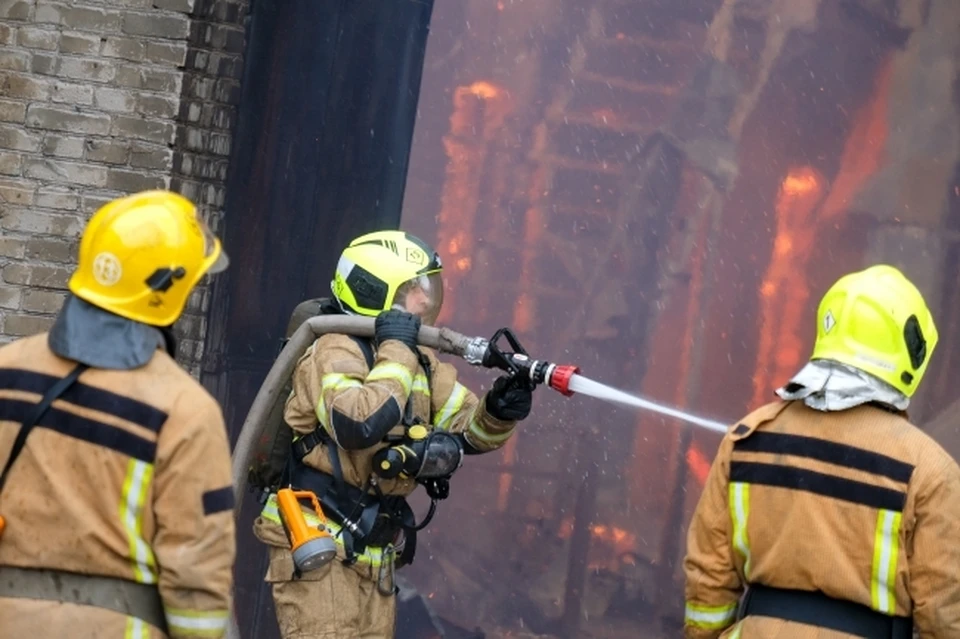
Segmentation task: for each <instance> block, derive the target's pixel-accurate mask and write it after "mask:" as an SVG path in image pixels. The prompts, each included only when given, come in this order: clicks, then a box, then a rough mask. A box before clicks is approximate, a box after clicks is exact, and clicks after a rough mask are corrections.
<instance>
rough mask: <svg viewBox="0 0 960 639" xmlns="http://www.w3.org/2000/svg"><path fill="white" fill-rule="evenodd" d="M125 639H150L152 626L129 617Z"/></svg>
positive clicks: (124, 634)
mask: <svg viewBox="0 0 960 639" xmlns="http://www.w3.org/2000/svg"><path fill="white" fill-rule="evenodd" d="M123 639H150V624H148V623H147V622H146V621H143V620H142V619H137V618H136V617H127V628H126V630H125V631H124V633H123Z"/></svg>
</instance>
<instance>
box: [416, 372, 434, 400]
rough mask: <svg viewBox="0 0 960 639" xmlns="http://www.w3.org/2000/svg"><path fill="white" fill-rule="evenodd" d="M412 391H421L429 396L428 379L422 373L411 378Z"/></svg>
mask: <svg viewBox="0 0 960 639" xmlns="http://www.w3.org/2000/svg"><path fill="white" fill-rule="evenodd" d="M413 392H414V393H423V394H424V395H426V396H427V397H430V381H429V380H428V379H427V376H426V375H424V374H423V373H420V374H418V375H417V376H416V377H414V378H413Z"/></svg>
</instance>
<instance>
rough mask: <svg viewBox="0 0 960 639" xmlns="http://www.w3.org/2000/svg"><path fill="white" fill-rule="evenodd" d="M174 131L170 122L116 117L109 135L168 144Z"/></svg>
mask: <svg viewBox="0 0 960 639" xmlns="http://www.w3.org/2000/svg"><path fill="white" fill-rule="evenodd" d="M175 131H176V129H175V127H174V125H173V123H172V122H164V121H162V120H144V119H143V118H138V117H128V116H123V115H118V116H116V117H115V118H114V119H113V126H112V127H111V128H110V135H112V136H114V137H130V138H134V139H137V140H145V141H147V142H156V143H159V144H168V143H170V142H172V141H173V136H174V132H175Z"/></svg>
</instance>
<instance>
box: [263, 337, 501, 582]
mask: <svg viewBox="0 0 960 639" xmlns="http://www.w3.org/2000/svg"><path fill="white" fill-rule="evenodd" d="M420 350H421V352H422V353H423V354H424V355H425V356H426V357H427V359H428V361H429V365H430V371H431V376H430V383H428V380H427V376H426V374H425V372H424V370H423V368H422V367H421V366H420V363H419V361H418V359H417V356H416V355H415V354H414V353H413V351H411V350H410V349H409V348H408V347H407V346H405V345H404V344H402V343H400V342H398V341H395V340H388V341H386V342H384V343H383V344H381V345H380V348H379V349H377V351H376V353H375V359H374V365H373V368H372V369H370V368H368V367H367V362H366V359H365V357H364V355H363V351H361V350H360V346H359V345H358V344H357V343H356V342H355V341H354V340H353V339H352V338H351V337H348V336H346V335H338V334H328V335H323V336H321V337H319V338H318V339H317V340H316V341H315V342H314V343H313V344H312V345H311V346H310V348H309V349H307V352H306V353H305V354H304V355H303V357H301V358H300V361H299V362H298V363H297V367H296V369H295V371H294V374H293V391H292V393H291V395H290V397H289V399H288V400H287V404H286V411H285V414H284V418H285V419H286V422H287V423H288V424H289V425H290V426H291V427H292V428H293V429H294V430H295V431H296V432H297V433H299V434H307V433H310V432H312V431H313V430H314V429H316V428H317V424H318V423H319V424H320V425H321V426H322V427H323V428H324V430H325V431H326V432H327V433H328V434H329V435H330V437H331V438H332V439H333V440H334V441H336V442H338V443H339V446H338V449H339V450H338V454H339V457H340V465H341V467H342V471H343V476H344V480H345V481H346V482H347V483H349V484H351V485H353V486H363V485H364V484H365V482H366V481H367V479H368V478H369V477H370V474H371V472H372V460H373V456H374V454H375V453H376V452H377V451H378V450H380V449H381V448H382V447H383V446H385V444H384V443H383V442H382V437H374V436H372V434H375V433H379V432H383V429H384V428H387V429H389V432H390V433H391V434H402V433H403V427H402V425H401V421H402V418H403V412H404V407H405V406H406V403H407V398H408V397H409V398H410V400H411V401H412V402H413V413H412V417H413V418H419V419H420V420H422V422H423V423H424V424H425V425H428V428H433V429H443V430H447V431H449V432H455V433H463V436H464V438H465V439H466V440H467V442H468V443H469V444H470V445H471V446H472V447H473V448H475V449H477V450H478V451H482V452H489V451H493V450H496V449H498V448H500V447H501V446H503V444H504V443H506V441H507V440H508V439H509V438H510V436H511V435H512V434H513V431H514V428H515V426H516V422H513V421H503V420H499V419H496V418H494V417H493V416H491V415H490V414H489V413H487V411H486V408H485V402H484V401H481V400H480V399H478V398H477V396H476V395H475V394H474V393H472V392H470V391H469V390H468V389H467V388H466V387H465V386H464V385H462V384H460V383H459V382H458V381H457V371H456V369H455V368H454V367H453V366H452V365H450V364H446V363H442V362H440V361H438V360H437V357H436V355H435V354H434V353H433V352H432V351H431V350H430V349H427V348H423V347H421V348H420ZM365 432H366V433H368V434H370V435H371V436H369V437H366V438H365V437H364V436H363V433H365ZM303 461H304V463H305V464H306V465H308V466H311V467H313V468H316V469H317V470H320V471H322V472H324V473H328V474H331V473H332V472H333V469H332V468H331V464H330V460H329V455H328V451H327V449H326V446H325V445H322V444H321V445H319V446H317V447H316V448H315V449H313V450H312V451H311V452H310V453H309V454H308V455H307V456H306V457H305V458H304V460H303ZM379 485H380V489H381V491H382V492H383V493H384V494H386V495H401V496H406V495H409V494H410V493H412V492H413V490H414V489H415V488H416V486H417V485H416V482H415V481H414V480H412V479H402V478H397V479H393V480H387V479H381V480H380V483H379ZM305 516H306V518H307V521H308V523H310V524H314V523H317V522H316V520H315V519H314V518H313V517H311V516H310V514H309V512H307V513H306V515H305ZM331 523H332V522H331ZM254 531H255V533H256V535H257V537H258V538H259V539H260V540H261V541H263V542H264V543H267V544H270V545H273V546H277V547H279V546H286V545H287V541H286V537H285V535H284V532H283V529H282V528H281V527H280V519H279V515H278V514H277V502H276V497H275V496H271V497H270V499H269V500H268V501H267V503H266V505H265V506H264V508H263V510H262V512H261V517H260V518H259V519H258V520H257V522H256V523H255V526H254ZM336 539H337V540H338V542H339V540H340V537H339V536H337V537H336ZM340 554H341V556H343V548H342V546H341V548H340ZM381 560H382V554H381V551H380V549H375V548H369V547H368V548H367V549H366V550H365V551H364V553H363V555H361V556H360V558H359V561H358V563H357V564H355V565H354V568H355V569H356V570H358V571H359V572H361V573H362V574H363V575H364V576H367V577H370V578H373V577H374V575H375V574H376V572H377V570H378V569H379V566H380V564H381ZM288 568H289V567H288V566H283V567H282V568H279V569H277V570H273V569H271V574H270V575H268V580H271V581H273V580H283V579H289V576H290V571H289V570H288ZM274 573H276V574H274Z"/></svg>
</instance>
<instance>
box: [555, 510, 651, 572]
mask: <svg viewBox="0 0 960 639" xmlns="http://www.w3.org/2000/svg"><path fill="white" fill-rule="evenodd" d="M573 526H574V519H573V518H572V517H568V518H566V519H564V520H563V521H562V522H561V523H560V528H559V530H558V531H557V537H559V538H560V539H563V540H567V539H570V537H571V536H572V535H573ZM590 541H591V545H592V547H591V553H590V556H591V561H590V563H589V566H588V567H589V569H591V570H599V569H611V570H616V569H617V567H618V565H619V563H620V562H621V561H623V558H624V557H627V558H629V557H632V556H633V555H635V554H636V553H637V536H636V534H635V533H632V532H630V531H629V530H626V529H624V528H620V527H618V526H614V525H609V524H599V523H591V524H590Z"/></svg>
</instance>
